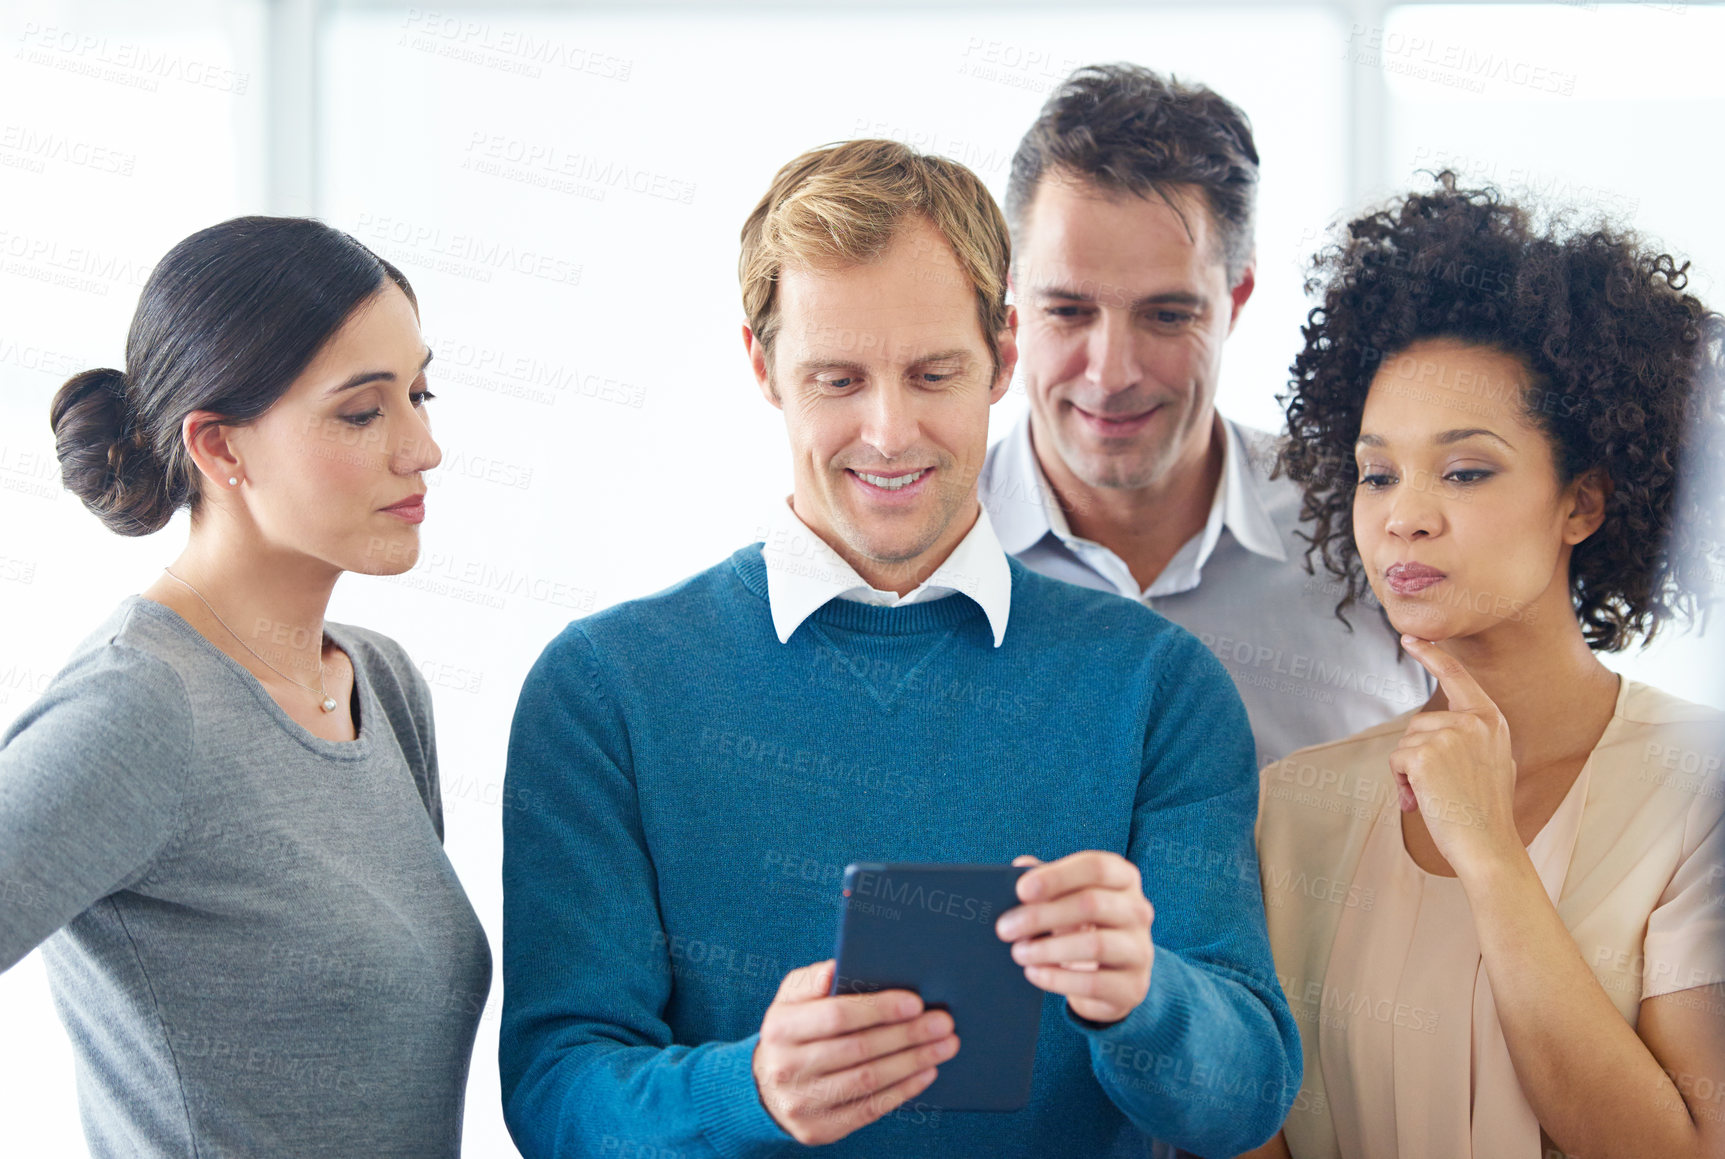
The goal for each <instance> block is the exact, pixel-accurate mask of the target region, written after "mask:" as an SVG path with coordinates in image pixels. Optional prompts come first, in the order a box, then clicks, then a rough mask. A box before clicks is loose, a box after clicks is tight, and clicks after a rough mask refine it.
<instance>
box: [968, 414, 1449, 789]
mask: <svg viewBox="0 0 1725 1159" xmlns="http://www.w3.org/2000/svg"><path fill="white" fill-rule="evenodd" d="M1217 422H1218V424H1219V426H1220V428H1221V430H1222V432H1223V433H1224V435H1225V437H1224V440H1223V444H1222V447H1223V450H1222V474H1221V478H1220V480H1219V482H1218V484H1217V487H1216V494H1215V497H1214V498H1213V499H1212V501H1211V503H1210V514H1209V517H1208V519H1206V521H1205V523H1204V527H1203V529H1202V530H1201V531H1199V532H1198V534H1196V535H1194V536H1193V537H1192V538H1190V539H1188V540H1187V541H1186V542H1185V543H1184V544H1182V545H1181V547H1180V550H1179V551H1178V552H1176V553H1175V555H1174V557H1173V558H1172V559H1171V560H1169V561H1168V565H1167V566H1166V567H1164V568H1163V569H1162V572H1161V574H1159V575H1158V576H1157V577H1156V578H1155V580H1153V581H1152V582H1151V584H1150V586H1149V587H1148V588H1141V587H1140V586H1139V584H1138V581H1137V580H1135V579H1134V578H1133V577H1132V571H1131V569H1130V568H1129V567H1127V566H1126V561H1125V560H1123V559H1121V558H1120V557H1119V556H1118V555H1116V554H1115V553H1114V552H1113V551H1111V550H1110V549H1109V548H1106V547H1104V546H1103V545H1102V544H1100V543H1097V542H1095V541H1094V540H1090V539H1085V538H1083V537H1082V536H1078V535H1074V534H1073V533H1072V529H1071V525H1070V524H1069V523H1068V522H1067V519H1066V514H1065V512H1064V511H1063V510H1062V509H1061V507H1060V503H1059V500H1058V498H1057V497H1056V495H1055V493H1054V489H1053V488H1052V487H1051V486H1050V485H1049V482H1048V479H1047V476H1046V475H1044V473H1043V471H1042V466H1041V464H1040V463H1038V462H1037V459H1036V450H1035V447H1034V446H1033V445H1032V443H1031V439H1030V416H1029V415H1028V414H1026V415H1025V417H1024V418H1023V419H1021V420H1020V421H1019V423H1018V424H1017V425H1016V426H1014V427H1013V428H1012V430H1011V431H1009V432H1008V433H1007V434H1006V436H1005V437H1004V438H1002V439H1001V440H1000V441H999V442H997V443H995V444H994V445H993V446H991V447H990V448H989V449H988V459H987V461H986V462H985V463H984V465H983V468H982V475H981V477H980V478H979V480H978V484H977V486H978V490H979V492H980V494H981V498H982V503H983V506H984V507H985V508H987V510H988V512H989V514H990V515H991V516H993V518H994V527H995V530H996V532H997V534H998V536H999V540H1000V545H1001V547H1002V548H1004V549H1005V550H1006V551H1007V552H1008V553H1009V554H1011V555H1013V556H1014V557H1016V558H1017V559H1018V560H1019V562H1021V563H1023V564H1025V565H1026V566H1027V567H1030V568H1032V569H1034V570H1036V571H1039V572H1041V573H1043V574H1044V575H1048V576H1052V577H1054V578H1055V579H1060V580H1065V581H1067V582H1068V583H1075V584H1079V585H1081V586H1084V587H1089V588H1097V589H1100V590H1102V591H1111V592H1115V593H1117V594H1119V595H1122V596H1125V597H1126V598H1127V599H1132V600H1137V601H1139V602H1140V603H1143V604H1145V605H1147V606H1149V607H1151V608H1154V609H1155V610H1156V611H1157V612H1160V613H1161V614H1162V615H1164V616H1166V617H1168V618H1169V619H1170V620H1173V621H1174V622H1175V623H1176V624H1179V625H1180V626H1181V627H1183V628H1185V629H1186V630H1187V631H1189V632H1191V633H1192V634H1193V635H1195V636H1197V637H1198V639H1199V640H1200V641H1201V642H1202V643H1203V644H1204V646H1205V647H1207V648H1209V649H1210V650H1211V651H1212V652H1214V653H1215V654H1216V656H1217V658H1218V659H1220V660H1221V661H1222V664H1223V666H1224V667H1226V668H1227V669H1228V674H1229V675H1230V676H1232V677H1233V678H1234V684H1235V687H1237V688H1238V689H1239V691H1240V699H1241V700H1243V701H1245V704H1246V713H1247V715H1248V716H1249V717H1250V718H1251V722H1252V733H1253V735H1254V737H1255V738H1256V740H1257V746H1258V763H1259V766H1260V767H1262V766H1263V765H1265V764H1268V763H1269V762H1270V761H1272V760H1276V759H1278V758H1280V757H1284V756H1287V755H1288V754H1289V753H1291V752H1293V751H1294V750H1295V749H1298V748H1304V747H1306V746H1307V745H1311V744H1320V743H1323V742H1325V741H1331V740H1338V739H1340V738H1342V737H1344V736H1351V735H1352V734H1353V733H1356V732H1358V731H1360V730H1361V729H1364V728H1369V727H1371V726H1372V725H1374V724H1378V723H1379V722H1381V721H1384V720H1387V719H1388V718H1390V717H1392V716H1395V715H1396V714H1398V713H1401V712H1406V711H1407V710H1408V709H1410V708H1415V707H1418V706H1419V705H1421V704H1424V703H1425V701H1426V699H1427V698H1428V697H1429V696H1430V694H1431V688H1432V684H1431V678H1430V677H1429V676H1428V675H1427V674H1426V671H1425V669H1424V668H1422V667H1420V665H1419V663H1418V662H1417V661H1415V660H1414V659H1413V658H1412V657H1410V656H1403V657H1402V658H1401V659H1400V660H1399V661H1398V660H1397V658H1396V640H1395V634H1394V633H1393V632H1391V631H1390V629H1389V628H1388V626H1387V625H1386V624H1385V623H1384V621H1383V617H1382V614H1381V612H1380V611H1379V609H1378V607H1377V605H1376V604H1364V605H1362V604H1356V605H1354V607H1352V608H1350V609H1349V611H1348V613H1347V614H1348V620H1349V622H1350V623H1351V624H1352V625H1353V631H1352V633H1350V632H1349V631H1348V629H1347V628H1346V627H1344V626H1343V625H1342V623H1341V622H1340V621H1339V620H1337V619H1336V617H1335V605H1336V601H1337V600H1338V599H1339V598H1340V597H1341V587H1340V584H1339V582H1338V581H1336V580H1335V579H1334V578H1333V577H1331V576H1330V575H1329V573H1328V572H1326V571H1324V570H1323V566H1322V564H1321V563H1319V564H1318V572H1317V574H1316V575H1308V574H1307V573H1306V570H1305V566H1304V553H1305V549H1306V544H1305V541H1304V540H1301V539H1299V538H1298V537H1297V533H1298V531H1299V528H1300V522H1299V513H1300V498H1301V493H1300V489H1299V487H1298V485H1296V484H1295V483H1293V482H1292V481H1291V480H1288V479H1275V480H1273V479H1271V478H1270V477H1269V472H1270V465H1271V463H1272V462H1273V461H1274V455H1275V451H1274V443H1273V440H1272V439H1271V437H1270V436H1269V435H1267V434H1264V433H1262V432H1259V431H1253V430H1251V429H1249V428H1246V427H1242V426H1240V425H1238V424H1237V423H1233V422H1230V421H1229V420H1227V419H1224V418H1222V417H1221V416H1220V415H1218V416H1217Z"/></svg>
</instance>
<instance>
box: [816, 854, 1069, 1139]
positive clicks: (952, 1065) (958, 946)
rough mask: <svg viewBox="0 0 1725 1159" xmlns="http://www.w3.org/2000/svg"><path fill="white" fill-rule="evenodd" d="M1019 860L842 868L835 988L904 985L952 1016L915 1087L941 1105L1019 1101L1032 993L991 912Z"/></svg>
mask: <svg viewBox="0 0 1725 1159" xmlns="http://www.w3.org/2000/svg"><path fill="white" fill-rule="evenodd" d="M1027 868H1028V867H1027V866H1013V865H939V864H885V863H881V862H857V863H854V864H852V865H849V866H847V867H846V868H845V879H844V898H843V903H842V905H843V909H842V913H841V916H840V919H839V934H838V945H837V948H836V950H835V951H834V954H833V956H834V957H835V958H836V959H837V960H838V968H837V970H836V971H835V972H834V976H833V989H832V992H833V993H834V994H858V993H869V992H872V991H876V990H899V989H902V990H912V991H915V992H916V993H917V994H919V995H921V997H922V1001H923V1005H924V1006H925V1007H935V1008H939V1009H943V1010H945V1011H946V1012H947V1013H949V1014H951V1015H952V1021H953V1033H955V1034H957V1035H958V1053H957V1054H955V1055H954V1056H953V1057H952V1058H950V1059H948V1060H947V1061H946V1062H944V1063H942V1064H940V1074H939V1075H938V1076H937V1077H936V1078H935V1080H934V1082H932V1083H930V1084H929V1086H928V1089H927V1090H925V1091H923V1092H922V1094H920V1095H918V1096H917V1098H916V1100H915V1101H916V1102H917V1103H918V1104H919V1105H927V1106H930V1107H939V1108H941V1109H942V1110H949V1111H1016V1110H1018V1109H1019V1108H1020V1107H1022V1106H1024V1105H1025V1103H1027V1102H1028V1101H1029V1099H1030V1077H1031V1069H1032V1064H1033V1063H1034V1062H1035V1060H1036V1032H1037V1029H1038V1027H1039V1026H1040V1025H1041V1022H1042V997H1043V992H1042V991H1041V990H1038V989H1037V988H1036V987H1035V986H1032V985H1031V984H1030V980H1029V979H1027V978H1026V977H1025V976H1024V967H1022V966H1020V965H1019V964H1018V963H1017V962H1014V961H1013V960H1012V944H1011V943H1010V942H1003V941H1001V940H1000V938H999V937H998V936H996V934H995V932H994V923H995V920H996V919H998V918H999V917H1000V915H1001V914H1003V913H1005V912H1006V911H1007V910H1009V909H1011V908H1012V907H1014V906H1016V905H1018V904H1019V901H1018V893H1017V883H1018V878H1019V875H1020V874H1022V873H1024V872H1025V870H1026V869H1027Z"/></svg>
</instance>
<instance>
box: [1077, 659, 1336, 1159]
mask: <svg viewBox="0 0 1725 1159" xmlns="http://www.w3.org/2000/svg"><path fill="white" fill-rule="evenodd" d="M1159 668H1160V672H1159V675H1158V679H1157V687H1156V692H1155V696H1154V701H1153V703H1152V705H1151V710H1150V711H1151V718H1150V721H1149V725H1148V727H1147V729H1146V735H1145V741H1144V766H1143V773H1142V775H1141V777H1140V780H1139V788H1138V795H1137V798H1136V801H1135V803H1134V809H1133V819H1132V829H1131V837H1130V848H1129V850H1128V853H1127V856H1128V858H1129V859H1130V860H1131V861H1132V862H1133V863H1134V864H1136V865H1137V866H1138V868H1139V871H1140V872H1141V873H1142V875H1143V880H1144V892H1145V894H1146V896H1148V897H1149V899H1150V902H1151V904H1152V905H1153V906H1155V908H1156V916H1155V919H1154V921H1153V923H1152V925H1151V930H1150V937H1151V942H1152V944H1153V945H1154V946H1155V958H1154V960H1153V962H1152V965H1151V970H1150V989H1149V992H1148V993H1147V994H1146V995H1145V998H1144V1001H1143V1002H1141V1003H1139V1004H1138V1006H1137V1008H1136V1009H1134V1010H1133V1011H1132V1013H1131V1014H1129V1015H1127V1016H1126V1017H1125V1018H1124V1019H1122V1020H1120V1021H1119V1022H1114V1023H1107V1024H1102V1023H1094V1022H1090V1021H1089V1020H1087V1019H1084V1018H1081V1017H1079V1016H1078V1015H1076V1014H1074V1013H1073V1012H1072V1008H1071V1006H1067V1007H1066V1017H1067V1020H1068V1021H1069V1022H1070V1023H1071V1024H1072V1025H1073V1026H1075V1027H1077V1028H1078V1029H1079V1030H1080V1031H1081V1032H1082V1033H1084V1034H1085V1035H1086V1036H1087V1037H1088V1038H1089V1040H1090V1060H1091V1069H1092V1070H1093V1072H1094V1073H1095V1075H1096V1079H1097V1081H1098V1082H1099V1083H1101V1084H1102V1088H1103V1089H1104V1090H1105V1091H1107V1092H1108V1097H1109V1098H1110V1099H1112V1100H1113V1101H1114V1103H1115V1105H1116V1106H1118V1107H1119V1108H1120V1109H1121V1111H1122V1112H1123V1113H1124V1114H1125V1115H1126V1116H1127V1117H1128V1118H1130V1119H1131V1120H1132V1121H1133V1122H1134V1123H1135V1124H1136V1125H1137V1126H1138V1128H1139V1129H1140V1130H1141V1131H1143V1132H1145V1133H1146V1134H1148V1135H1151V1136H1154V1137H1156V1138H1158V1139H1162V1140H1165V1141H1167V1142H1169V1143H1173V1144H1174V1145H1176V1146H1178V1147H1181V1148H1183V1149H1185V1150H1189V1151H1193V1152H1196V1153H1197V1154H1200V1155H1234V1154H1237V1153H1239V1152H1241V1151H1247V1150H1250V1149H1252V1148H1253V1147H1256V1146H1258V1145H1259V1144H1261V1143H1263V1142H1264V1141H1265V1140H1267V1139H1268V1138H1269V1137H1270V1136H1271V1135H1273V1134H1274V1133H1275V1131H1276V1129H1277V1128H1278V1127H1279V1126H1281V1124H1282V1120H1283V1118H1284V1117H1285V1116H1286V1114H1287V1112H1288V1108H1289V1107H1290V1106H1291V1105H1292V1103H1293V1099H1294V1096H1295V1094H1296V1093H1297V1092H1298V1091H1299V1088H1300V1074H1301V1069H1302V1064H1301V1057H1300V1044H1299V1036H1298V1031H1297V1030H1296V1029H1295V1024H1294V1020H1293V1018H1292V1016H1291V1015H1290V1014H1289V1011H1288V1005H1287V999H1286V997H1285V996H1284V995H1283V993H1282V987H1281V985H1280V984H1279V983H1278V982H1277V980H1276V975H1275V966H1274V962H1273V960H1272V958H1271V956H1270V942H1269V935H1268V933H1267V932H1266V930H1265V925H1264V903H1263V896H1262V894H1261V892H1260V891H1259V887H1258V858H1257V851H1256V849H1255V847H1254V845H1253V842H1252V828H1253V824H1254V821H1255V819H1256V816H1257V806H1258V777H1257V773H1256V770H1255V769H1254V767H1253V764H1254V760H1253V744H1252V733H1251V728H1250V725H1249V724H1248V723H1247V720H1246V710H1245V708H1244V706H1243V705H1242V704H1241V702H1240V695H1239V693H1238V692H1237V691H1236V690H1235V688H1234V685H1233V682H1232V681H1231V680H1229V678H1228V675H1227V672H1226V670H1224V669H1223V667H1222V665H1221V664H1220V663H1219V662H1218V661H1217V660H1216V658H1215V657H1214V656H1213V655H1212V654H1211V653H1210V652H1209V651H1208V650H1207V649H1205V648H1204V647H1203V646H1202V645H1200V644H1199V643H1198V642H1197V640H1196V639H1194V638H1193V637H1192V636H1191V635H1189V634H1188V633H1186V632H1184V631H1180V630H1176V640H1175V642H1174V644H1173V646H1172V647H1170V648H1168V649H1167V650H1166V652H1165V653H1164V655H1163V657H1162V658H1161V660H1160V662H1159Z"/></svg>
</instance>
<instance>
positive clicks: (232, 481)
mask: <svg viewBox="0 0 1725 1159" xmlns="http://www.w3.org/2000/svg"><path fill="white" fill-rule="evenodd" d="M239 485H240V481H239V480H238V479H236V478H234V477H233V476H232V475H229V476H228V486H230V487H238V486H239Z"/></svg>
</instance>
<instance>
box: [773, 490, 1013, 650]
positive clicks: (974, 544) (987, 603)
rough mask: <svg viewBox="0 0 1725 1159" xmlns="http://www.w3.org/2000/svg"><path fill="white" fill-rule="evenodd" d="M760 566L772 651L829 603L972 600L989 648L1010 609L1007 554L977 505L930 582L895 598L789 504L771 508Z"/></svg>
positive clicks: (884, 604)
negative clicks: (989, 635)
mask: <svg viewBox="0 0 1725 1159" xmlns="http://www.w3.org/2000/svg"><path fill="white" fill-rule="evenodd" d="M761 559H762V561H763V562H764V563H765V564H766V566H767V606H768V608H769V609H770V610H771V611H772V616H773V630H774V631H775V632H776V633H778V637H779V643H781V644H782V643H784V642H785V641H787V640H789V639H790V638H791V633H793V632H795V631H796V630H797V626H798V625H799V624H801V623H802V622H803V621H804V620H806V619H808V618H809V616H810V615H812V614H813V613H814V612H815V610H816V609H818V608H820V607H823V606H824V605H825V604H826V603H827V602H828V601H829V600H833V599H844V600H856V601H859V602H861V603H868V604H879V605H881V606H882V607H888V608H893V607H898V606H900V605H903V604H914V603H920V602H921V601H923V600H936V599H940V598H941V597H943V596H949V595H952V594H953V593H955V592H957V593H961V594H963V595H966V596H969V597H970V598H971V599H972V600H974V601H975V602H976V604H977V606H978V607H980V608H981V609H982V611H983V614H984V615H985V616H987V617H988V626H989V628H990V629H991V630H992V631H993V632H994V646H995V647H996V648H998V647H1000V644H1001V641H1002V640H1004V639H1006V616H1007V613H1008V612H1009V611H1010V610H1011V609H1012V572H1011V569H1010V568H1008V566H1007V563H1006V552H1005V551H1004V550H1003V549H1002V548H1001V546H1000V541H999V540H998V539H997V538H995V534H994V525H993V523H992V522H991V521H990V520H989V518H988V512H987V511H986V510H984V509H983V507H982V505H981V504H980V503H979V504H977V514H976V523H975V524H973V525H972V526H971V529H970V530H969V531H968V532H966V533H965V536H964V538H963V539H961V540H959V542H958V546H957V547H955V548H953V549H952V552H951V554H949V555H948V556H947V557H946V559H945V560H943V561H942V562H941V565H940V566H939V567H937V568H935V569H934V574H933V575H931V576H929V577H928V579H926V580H924V581H923V582H922V583H921V584H920V585H918V586H917V587H916V588H915V589H914V590H912V591H910V592H907V593H906V594H905V595H903V596H902V597H901V596H900V595H899V594H898V593H897V592H884V591H881V590H880V589H879V588H875V587H870V586H869V584H868V583H867V582H866V581H865V580H864V579H863V578H862V576H860V575H858V574H857V572H856V569H855V568H853V567H851V565H850V564H848V563H846V562H845V560H844V557H843V556H841V555H839V553H838V552H836V551H834V550H833V549H832V548H831V547H830V546H829V545H828V544H827V542H826V541H825V540H823V539H822V538H821V537H820V536H818V535H816V534H815V533H814V532H813V531H810V530H809V527H808V524H806V523H804V522H803V521H802V520H801V519H800V518H798V517H797V513H796V512H795V511H793V510H792V509H791V502H790V499H789V498H788V497H787V498H786V499H785V501H784V502H782V503H779V504H777V510H776V511H775V512H774V514H773V517H772V519H771V520H769V521H768V524H767V537H766V540H765V541H764V542H763V543H762V544H761Z"/></svg>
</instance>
